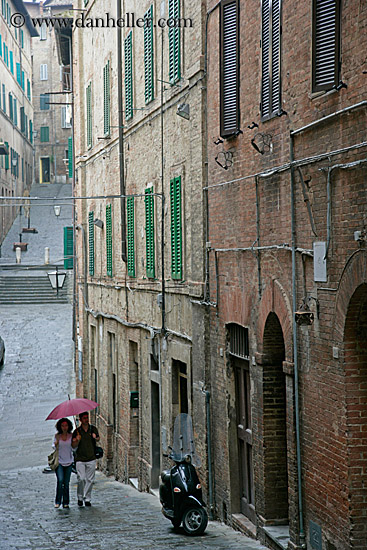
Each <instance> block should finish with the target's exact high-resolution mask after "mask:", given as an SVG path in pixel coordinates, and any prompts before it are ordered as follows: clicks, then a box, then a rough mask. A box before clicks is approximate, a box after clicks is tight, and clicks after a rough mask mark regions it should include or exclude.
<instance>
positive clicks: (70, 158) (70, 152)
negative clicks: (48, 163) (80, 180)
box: [68, 136, 73, 178]
mask: <svg viewBox="0 0 367 550" xmlns="http://www.w3.org/2000/svg"><path fill="white" fill-rule="evenodd" d="M68 161H69V163H68V169H69V178H72V177H73V138H72V136H70V137H68Z"/></svg>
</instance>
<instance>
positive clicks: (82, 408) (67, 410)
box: [46, 397, 98, 420]
mask: <svg viewBox="0 0 367 550" xmlns="http://www.w3.org/2000/svg"><path fill="white" fill-rule="evenodd" d="M96 407H98V403H96V402H95V401H91V400H90V399H84V398H83V397H78V398H76V399H68V400H67V401H63V402H62V403H60V405H57V407H55V408H54V409H53V410H52V411H51V412H50V414H49V415H48V417H47V418H46V420H59V418H64V417H65V416H75V415H77V414H80V413H82V412H86V411H91V410H93V409H95V408H96Z"/></svg>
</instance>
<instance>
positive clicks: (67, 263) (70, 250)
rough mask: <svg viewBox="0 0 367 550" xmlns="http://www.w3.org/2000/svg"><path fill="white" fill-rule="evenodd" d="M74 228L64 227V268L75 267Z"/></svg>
mask: <svg viewBox="0 0 367 550" xmlns="http://www.w3.org/2000/svg"><path fill="white" fill-rule="evenodd" d="M73 254H74V239H73V228H72V227H64V269H73Z"/></svg>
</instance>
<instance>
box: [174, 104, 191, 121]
mask: <svg viewBox="0 0 367 550" xmlns="http://www.w3.org/2000/svg"><path fill="white" fill-rule="evenodd" d="M176 114H177V115H178V116H181V117H182V118H185V119H186V120H189V118H190V105H189V104H188V103H180V104H179V105H178V107H177V113H176Z"/></svg>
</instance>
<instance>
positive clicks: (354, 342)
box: [344, 283, 367, 549]
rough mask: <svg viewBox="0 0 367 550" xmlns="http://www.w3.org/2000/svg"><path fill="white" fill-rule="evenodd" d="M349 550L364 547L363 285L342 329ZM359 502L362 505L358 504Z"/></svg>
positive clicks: (366, 328)
mask: <svg viewBox="0 0 367 550" xmlns="http://www.w3.org/2000/svg"><path fill="white" fill-rule="evenodd" d="M344 371H345V383H346V416H347V433H348V439H347V456H348V484H349V510H350V512H349V514H350V515H349V522H350V544H351V548H352V547H353V548H356V549H357V548H358V549H362V548H366V547H367V524H366V516H365V511H366V510H365V503H366V501H367V283H363V284H361V285H360V286H358V288H357V289H356V290H355V292H354V293H353V295H352V297H351V299H350V302H349V306H348V310H347V315H346V320H345V328H344ZM361 503H364V504H363V505H361Z"/></svg>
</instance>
